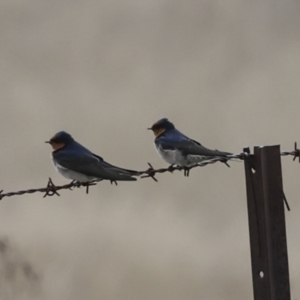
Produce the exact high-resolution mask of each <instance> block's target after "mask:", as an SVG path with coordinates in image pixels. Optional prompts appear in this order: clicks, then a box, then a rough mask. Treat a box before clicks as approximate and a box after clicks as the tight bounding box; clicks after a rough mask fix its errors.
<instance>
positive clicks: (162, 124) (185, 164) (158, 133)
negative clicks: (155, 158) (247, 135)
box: [147, 118, 232, 176]
mask: <svg viewBox="0 0 300 300" xmlns="http://www.w3.org/2000/svg"><path fill="white" fill-rule="evenodd" d="M147 129H149V130H152V131H153V133H154V135H155V139H154V144H155V148H156V150H157V152H158V154H159V155H160V156H161V157H162V158H163V159H164V160H165V161H166V162H167V163H169V164H170V165H171V166H173V165H177V166H179V167H182V168H183V169H185V170H186V169H189V168H190V167H192V166H194V165H196V164H197V163H199V162H202V161H204V160H209V159H211V158H215V157H224V161H222V162H224V163H226V162H227V159H228V158H227V157H228V155H232V153H229V152H222V151H218V150H210V149H208V148H205V147H204V146H202V145H201V144H200V143H199V142H197V141H195V140H192V139H190V138H189V137H187V136H186V135H184V134H183V133H181V132H180V131H179V130H177V129H176V128H175V126H174V124H173V123H171V122H170V121H169V120H168V119H167V118H163V119H161V120H159V121H157V122H156V123H154V124H153V125H152V126H151V127H150V128H147ZM185 175H187V176H188V172H187V173H185Z"/></svg>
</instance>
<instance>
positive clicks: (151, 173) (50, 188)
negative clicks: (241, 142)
mask: <svg viewBox="0 0 300 300" xmlns="http://www.w3.org/2000/svg"><path fill="white" fill-rule="evenodd" d="M280 155H281V156H293V161H294V160H295V159H296V158H297V157H298V159H299V163H300V150H299V149H298V148H297V143H296V142H295V144H294V150H293V151H285V152H281V153H280ZM249 156H250V149H249V148H244V149H243V152H242V153H240V154H232V155H228V156H226V158H225V157H214V158H211V159H208V160H205V161H202V162H200V163H197V164H195V165H192V166H190V167H180V166H177V165H171V166H169V167H168V168H160V169H154V167H153V166H152V164H150V163H148V166H149V168H148V169H146V170H145V171H139V172H138V175H140V177H141V178H152V179H153V180H154V181H156V182H157V181H158V180H157V179H156V177H155V175H156V174H157V173H160V174H161V173H166V172H169V173H173V172H174V171H176V170H177V171H182V170H183V171H184V176H189V173H190V170H192V169H194V168H196V167H204V166H207V165H211V164H214V163H216V162H222V163H224V164H226V165H227V166H228V167H230V166H229V164H228V161H230V160H245V159H246V158H247V157H249ZM100 181H101V180H94V181H90V182H77V181H72V182H70V183H68V184H64V185H58V186H57V185H55V184H54V183H53V181H52V179H51V178H49V180H48V183H47V186H46V187H42V188H36V189H26V190H20V191H17V192H7V193H3V190H0V200H2V199H3V198H4V197H12V196H20V195H24V194H33V193H37V192H40V193H44V196H43V198H45V197H47V196H49V197H51V196H54V195H57V196H60V194H59V193H58V191H60V190H73V189H75V188H80V187H85V188H86V193H87V194H88V192H89V187H90V186H93V185H96V184H98V183H99V182H100ZM110 182H111V184H113V183H114V184H115V185H117V181H114V180H111V181H110Z"/></svg>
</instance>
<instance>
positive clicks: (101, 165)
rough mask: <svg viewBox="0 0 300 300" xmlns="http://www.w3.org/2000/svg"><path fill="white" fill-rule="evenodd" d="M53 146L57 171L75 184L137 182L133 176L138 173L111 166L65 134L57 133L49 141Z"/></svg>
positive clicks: (53, 159) (53, 156)
mask: <svg viewBox="0 0 300 300" xmlns="http://www.w3.org/2000/svg"><path fill="white" fill-rule="evenodd" d="M46 143H49V144H50V145H51V146H52V149H53V151H52V154H51V156H52V162H53V164H54V167H55V169H56V171H57V172H58V173H59V174H61V175H62V176H64V177H66V178H68V179H71V180H72V181H75V182H81V183H86V182H91V181H94V180H97V181H101V180H110V181H111V182H115V183H116V181H119V180H120V181H135V180H136V178H134V177H132V176H136V175H139V172H138V171H134V170H127V169H123V168H119V167H117V166H114V165H111V164H109V163H108V162H106V161H104V159H103V158H102V157H100V156H98V155H96V154H94V153H92V152H91V151H90V150H88V149H87V148H85V147H84V146H82V145H81V144H79V143H78V142H76V141H75V140H74V139H73V137H72V136H71V135H70V134H69V133H67V132H65V131H60V132H58V133H56V134H55V135H54V136H53V137H52V138H51V139H50V140H49V141H46Z"/></svg>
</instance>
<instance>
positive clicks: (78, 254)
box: [0, 0, 300, 300]
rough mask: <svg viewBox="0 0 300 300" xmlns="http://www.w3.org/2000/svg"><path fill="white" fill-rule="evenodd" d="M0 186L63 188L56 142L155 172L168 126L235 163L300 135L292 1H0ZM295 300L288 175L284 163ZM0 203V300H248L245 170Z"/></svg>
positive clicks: (298, 274)
mask: <svg viewBox="0 0 300 300" xmlns="http://www.w3.org/2000/svg"><path fill="white" fill-rule="evenodd" d="M0 4H1V10H0V34H1V44H0V64H1V68H0V76H1V80H0V82H1V101H0V115H1V118H0V137H1V151H0V166H1V170H2V172H1V175H0V178H1V181H0V188H1V189H4V190H5V191H16V190H19V189H27V188H34V187H43V186H45V185H46V183H47V180H48V177H51V178H52V179H53V181H54V182H55V183H56V184H65V183H68V181H67V180H66V179H64V178H63V177H61V176H60V175H59V174H57V173H56V172H55V170H54V168H53V166H52V163H51V161H50V147H49V145H46V144H44V141H45V140H48V139H49V138H50V137H52V136H53V135H54V134H55V133H56V132H57V131H59V130H66V131H68V132H70V133H71V134H72V135H73V136H74V137H75V138H76V139H77V140H78V141H79V142H81V143H83V144H84V145H85V146H87V147H88V148H90V149H91V150H92V151H94V152H95V153H98V154H99V155H101V156H103V157H104V158H105V159H106V160H108V161H109V162H111V163H114V164H118V165H120V166H123V167H128V168H129V167H130V168H135V169H138V170H141V169H146V168H147V162H151V163H152V164H153V165H154V166H155V167H165V166H166V163H165V162H163V161H162V160H161V159H160V158H159V157H158V155H157V154H156V151H155V150H154V147H153V135H152V133H151V132H148V131H146V128H147V127H149V126H151V125H152V124H153V123H154V122H155V121H157V120H158V119H160V118H162V117H168V118H169V119H170V120H171V121H173V122H174V123H175V125H176V126H177V127H178V128H179V129H180V130H181V131H183V132H184V133H186V134H187V135H189V136H191V137H192V138H194V139H196V140H198V141H200V142H201V143H203V144H204V145H205V146H207V147H211V148H218V149H220V150H224V151H231V152H234V153H239V152H241V151H242V148H243V147H246V146H250V147H251V148H252V147H253V146H255V145H271V144H280V145H281V147H282V150H284V151H290V150H292V149H293V142H294V141H296V140H298V142H300V136H299V130H298V127H299V114H300V113H299V108H300V103H299V98H300V85H299V80H300V50H299V49H300V19H299V15H300V3H299V1H291V0H285V1H278V0H276V1H275V0H274V1H236V0H228V1H223V0H215V1H211V0H207V1H181V2H180V3H178V2H177V3H175V2H174V1H171V0H161V1H155V0H143V1H141V0H140V1H138V0H130V1H121V0H110V1H108V0H102V1H96V0H87V1H58V0H52V1H40V0H28V1H22V0H1V2H0ZM282 167H283V180H284V188H285V193H286V196H287V198H288V200H289V202H290V205H291V208H292V211H291V212H290V213H287V234H288V249H289V262H290V279H291V291H292V299H300V288H299V280H300V271H299V270H300V255H299V254H300V242H299V231H300V225H299V215H300V204H299V193H300V186H299V174H300V168H299V164H297V163H295V162H294V163H293V162H292V159H291V158H290V157H285V158H283V159H282ZM157 178H158V179H159V182H158V183H156V182H154V181H153V180H151V179H143V180H140V181H139V182H136V183H131V182H130V183H119V185H118V186H117V187H116V186H114V185H110V183H109V182H102V183H101V184H99V185H98V186H96V187H93V188H91V190H90V193H89V194H88V195H86V194H85V190H84V189H78V190H75V191H73V192H70V191H61V196H60V197H52V198H42V194H38V193H36V194H33V195H24V196H22V197H13V198H5V199H3V200H2V201H1V202H0V299H1V300H11V299H12V300H15V299H26V300H27V299H31V300H35V299H42V300H50V299H51V300H53V299H58V300H60V299H66V300H71V299H72V300H79V299H86V300H98V299H101V300H102V299H104V300H106V299H108V300H115V299H117V300H119V299H121V300H132V299H143V300H148V299H149V300H156V299H159V300H169V299H170V300H171V299H172V300H177V299H178V300H181V299H187V300H190V299H191V300H194V299H209V300H219V299H220V300H221V299H222V300H224V299H225V300H227V299H228V300H232V299H237V300H240V299H243V300H245V299H252V298H253V296H252V279H251V268H250V251H249V239H248V223H247V210H246V193H245V180H244V166H243V163H238V162H233V163H231V168H230V169H229V168H226V167H225V166H224V165H223V164H215V165H211V166H207V167H205V168H197V169H194V170H193V171H192V172H191V176H190V177H189V178H184V177H183V174H182V173H180V172H177V173H174V174H173V175H171V174H164V175H158V176H157Z"/></svg>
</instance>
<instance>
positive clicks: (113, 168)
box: [93, 154, 140, 175]
mask: <svg viewBox="0 0 300 300" xmlns="http://www.w3.org/2000/svg"><path fill="white" fill-rule="evenodd" d="M93 156H94V157H96V158H98V159H99V160H100V161H101V162H102V165H103V166H104V168H105V169H108V170H111V171H115V172H119V173H122V174H128V175H139V173H140V172H139V171H135V170H129V169H124V168H120V167H117V166H114V165H112V164H109V163H108V162H106V161H105V160H104V159H103V158H102V157H101V156H99V155H96V154H93Z"/></svg>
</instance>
